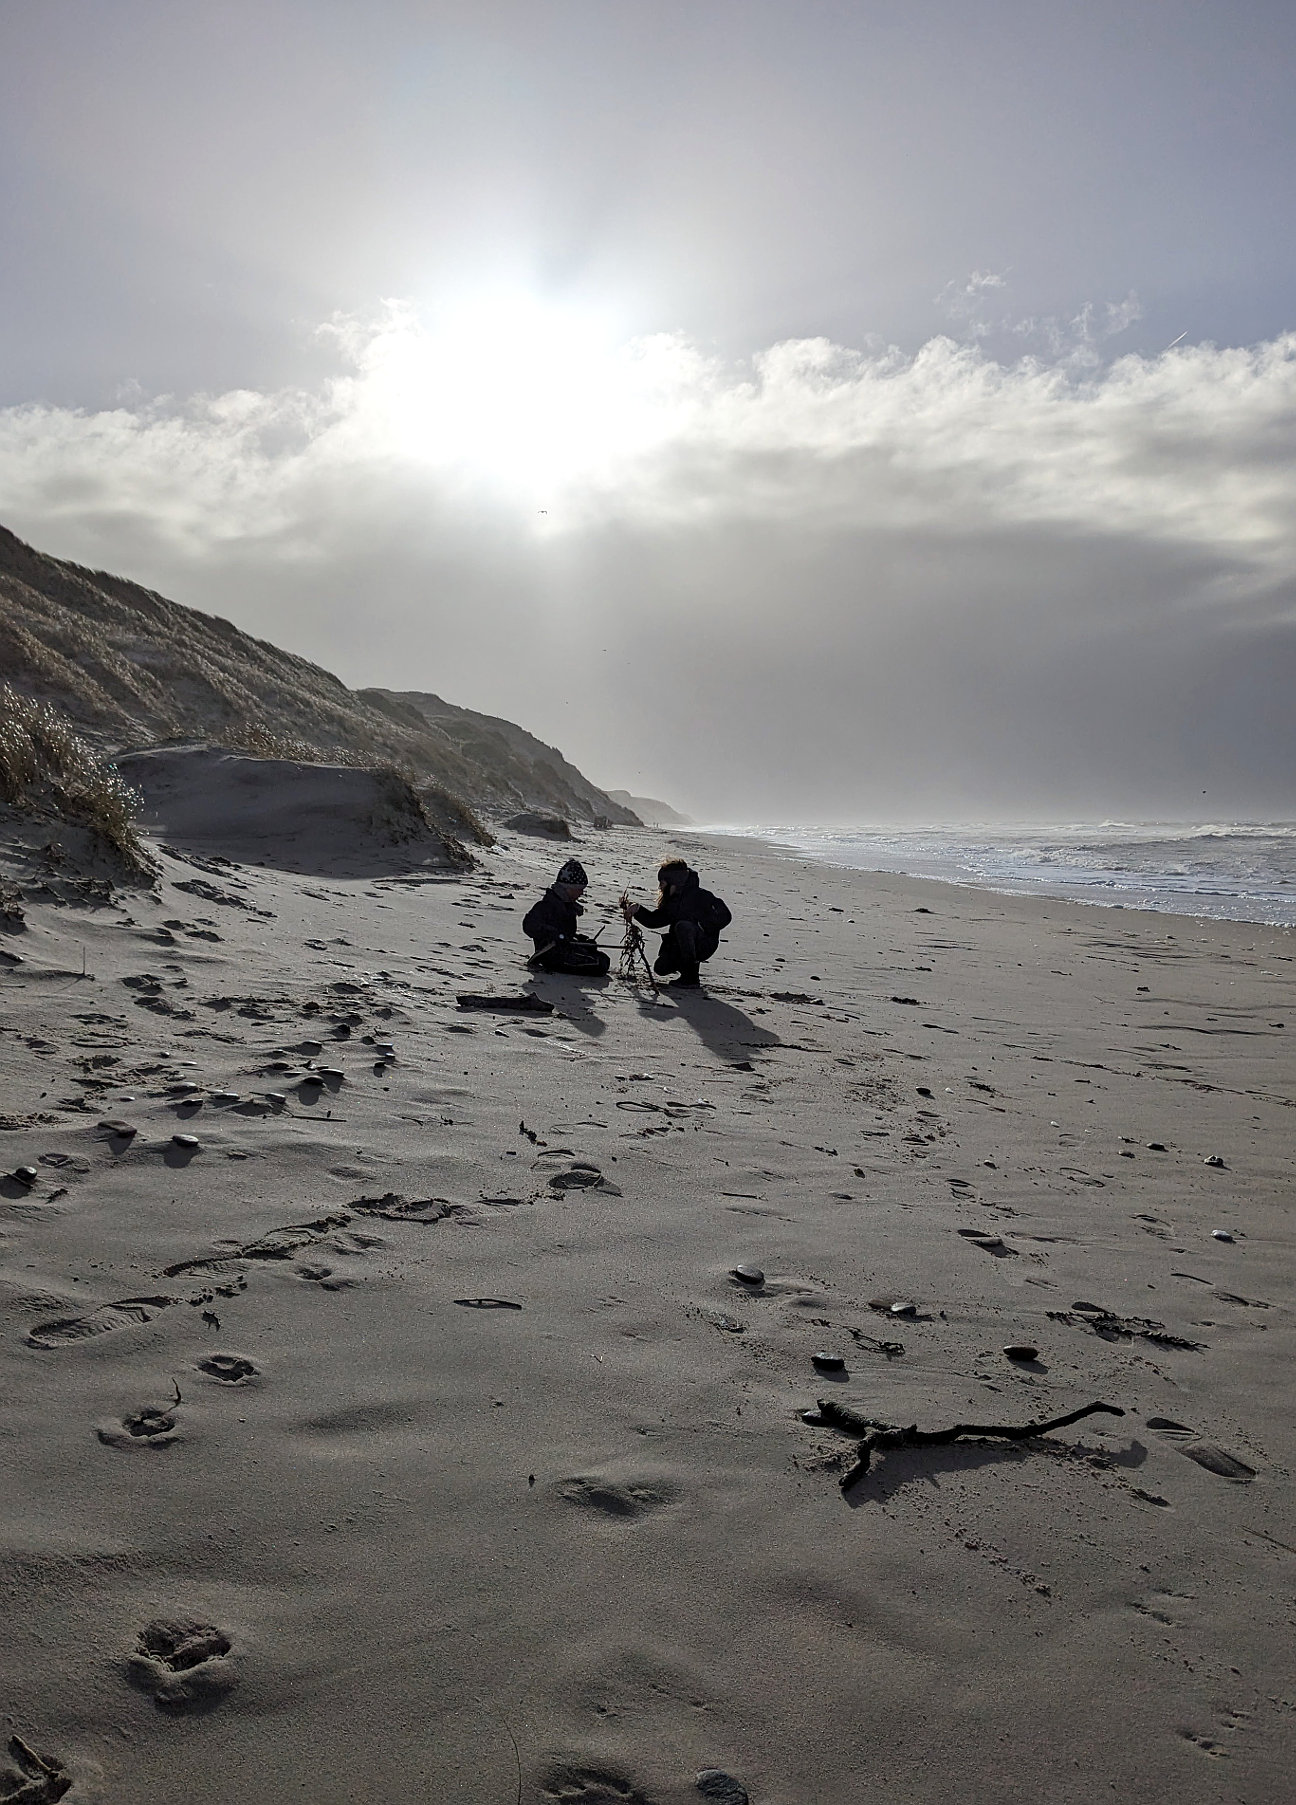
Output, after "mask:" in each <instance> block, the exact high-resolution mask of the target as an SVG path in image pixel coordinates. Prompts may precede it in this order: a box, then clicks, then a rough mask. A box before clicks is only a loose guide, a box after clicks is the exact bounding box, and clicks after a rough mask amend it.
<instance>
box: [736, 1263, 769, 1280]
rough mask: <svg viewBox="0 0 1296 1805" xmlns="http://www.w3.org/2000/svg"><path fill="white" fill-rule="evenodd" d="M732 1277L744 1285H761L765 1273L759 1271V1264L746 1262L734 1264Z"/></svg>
mask: <svg viewBox="0 0 1296 1805" xmlns="http://www.w3.org/2000/svg"><path fill="white" fill-rule="evenodd" d="M733 1277H734V1278H736V1279H738V1280H739V1281H740V1283H742V1284H744V1285H763V1284H764V1283H765V1274H764V1273H763V1272H762V1271H761V1269H760V1267H759V1266H751V1265H746V1264H744V1265H742V1266H735V1267H734V1269H733Z"/></svg>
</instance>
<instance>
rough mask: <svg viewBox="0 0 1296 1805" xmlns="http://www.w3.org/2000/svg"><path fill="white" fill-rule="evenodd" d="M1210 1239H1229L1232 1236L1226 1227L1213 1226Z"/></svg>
mask: <svg viewBox="0 0 1296 1805" xmlns="http://www.w3.org/2000/svg"><path fill="white" fill-rule="evenodd" d="M1211 1239H1212V1240H1213V1241H1231V1240H1232V1239H1233V1237H1232V1235H1231V1234H1230V1233H1229V1232H1228V1230H1227V1229H1226V1228H1213V1229H1212V1230H1211Z"/></svg>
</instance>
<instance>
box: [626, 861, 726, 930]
mask: <svg viewBox="0 0 1296 1805" xmlns="http://www.w3.org/2000/svg"><path fill="white" fill-rule="evenodd" d="M635 920H636V921H641V922H642V923H643V925H644V926H645V927H646V928H673V927H674V926H675V923H676V922H677V921H695V922H696V923H697V925H698V926H699V927H700V928H701V929H702V930H703V932H704V933H706V934H711V935H714V936H715V938H716V939H717V940H719V938H720V933H721V930H722V929H723V928H727V927H728V926H729V923H730V922H731V921H732V920H733V916H732V915H731V914H730V913H729V910H728V909H727V908H726V907H725V905H724V903H722V902H721V900H720V898H719V897H718V896H713V895H712V894H711V892H710V891H709V890H704V889H703V888H702V884H701V881H700V879H699V878H698V874H697V872H696V871H690V872H689V874H688V876H687V877H686V878H685V879H684V882H683V883H682V884H681V885H680V886H679V887H678V888H677V889H673V890H671V891H669V892H668V893H667V895H666V898H665V900H664V901H663V903H662V905H661V907H660V908H658V909H645V908H644V907H643V906H642V905H640V907H638V908H637V909H636V910H635Z"/></svg>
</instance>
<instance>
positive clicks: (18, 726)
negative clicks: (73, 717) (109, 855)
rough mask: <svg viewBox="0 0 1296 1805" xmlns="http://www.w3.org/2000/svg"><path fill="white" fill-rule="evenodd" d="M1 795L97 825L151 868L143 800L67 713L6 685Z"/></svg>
mask: <svg viewBox="0 0 1296 1805" xmlns="http://www.w3.org/2000/svg"><path fill="white" fill-rule="evenodd" d="M0 800H3V801H4V802H6V803H7V804H8V805H9V807H10V808H14V809H18V810H20V811H21V812H23V813H24V814H34V815H54V816H57V817H58V818H59V819H61V820H66V821H72V822H76V823H78V824H79V825H80V826H83V827H86V828H88V829H90V831H91V832H92V834H94V835H95V836H96V837H97V838H98V839H99V840H100V841H102V842H103V843H104V845H105V846H106V847H107V848H108V849H109V850H110V851H111V852H113V853H115V854H116V855H117V857H118V858H119V859H121V860H122V862H123V863H124V864H125V865H127V866H128V867H129V868H130V869H131V870H132V871H134V872H137V873H140V874H143V873H151V870H152V867H151V865H150V863H149V859H148V856H147V854H146V853H145V851H144V848H143V846H142V845H141V843H140V840H139V836H138V835H137V833H136V831H135V818H136V816H137V815H138V813H139V809H140V797H139V795H138V794H137V792H136V791H134V790H133V789H132V788H131V787H130V785H129V784H128V783H126V782H125V781H124V779H122V778H121V777H119V776H118V774H117V771H116V769H115V768H114V767H113V765H111V764H110V763H109V762H108V761H107V760H106V759H103V758H101V757H100V756H99V754H98V753H97V752H96V751H95V749H94V747H93V746H91V745H89V744H87V742H86V741H85V740H83V739H82V738H81V736H80V735H79V734H78V733H77V732H76V731H75V729H74V728H73V726H72V724H71V722H70V721H69V720H68V719H67V717H66V716H65V715H62V714H60V713H59V711H58V710H57V709H56V708H52V707H51V706H50V705H49V703H47V702H35V701H33V700H32V699H31V697H30V696H24V695H21V694H19V692H18V691H17V690H14V689H11V688H10V687H9V685H8V684H7V683H6V684H0Z"/></svg>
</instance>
